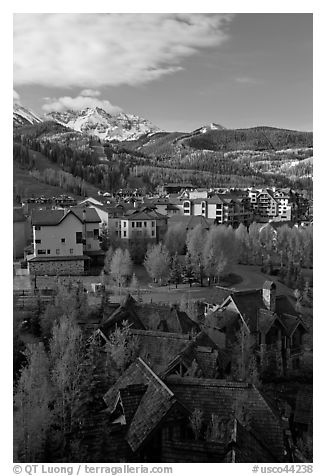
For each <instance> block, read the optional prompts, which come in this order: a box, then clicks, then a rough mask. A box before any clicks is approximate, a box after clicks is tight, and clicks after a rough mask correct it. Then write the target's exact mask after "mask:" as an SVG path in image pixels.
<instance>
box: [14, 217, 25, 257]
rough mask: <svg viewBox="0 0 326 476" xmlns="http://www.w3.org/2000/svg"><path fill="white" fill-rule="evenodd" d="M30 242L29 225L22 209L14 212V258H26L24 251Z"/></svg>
mask: <svg viewBox="0 0 326 476" xmlns="http://www.w3.org/2000/svg"><path fill="white" fill-rule="evenodd" d="M27 242H28V223H27V220H26V217H25V215H24V213H23V209H22V208H14V210H13V258H14V260H17V259H19V258H23V257H24V249H25V247H26V246H27Z"/></svg>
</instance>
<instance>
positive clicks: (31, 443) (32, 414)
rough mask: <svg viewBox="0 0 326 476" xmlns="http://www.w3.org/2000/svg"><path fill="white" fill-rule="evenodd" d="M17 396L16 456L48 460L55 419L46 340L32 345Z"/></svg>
mask: <svg viewBox="0 0 326 476" xmlns="http://www.w3.org/2000/svg"><path fill="white" fill-rule="evenodd" d="M25 355H26V359H27V365H26V366H25V367H24V368H23V370H22V372H21V375H20V378H19V381H18V384H17V388H16V392H15V396H14V455H15V456H14V459H15V461H20V462H26V463H29V462H31V461H33V462H38V461H43V460H44V454H45V448H46V441H47V437H48V433H49V429H50V427H51V424H52V421H53V414H52V412H51V410H50V403H51V401H52V398H53V393H52V387H51V382H50V379H49V360H48V358H47V355H46V353H45V350H44V346H43V344H32V345H28V348H27V351H26V353H25Z"/></svg>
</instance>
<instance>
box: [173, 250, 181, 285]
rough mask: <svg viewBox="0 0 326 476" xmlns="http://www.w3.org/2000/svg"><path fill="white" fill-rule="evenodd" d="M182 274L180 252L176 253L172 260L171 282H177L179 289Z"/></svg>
mask: <svg viewBox="0 0 326 476" xmlns="http://www.w3.org/2000/svg"><path fill="white" fill-rule="evenodd" d="M181 276H182V268H181V265H180V263H179V260H178V253H175V255H174V256H172V258H171V262H170V282H171V283H173V284H175V287H176V289H177V287H178V284H179V283H180V280H181Z"/></svg>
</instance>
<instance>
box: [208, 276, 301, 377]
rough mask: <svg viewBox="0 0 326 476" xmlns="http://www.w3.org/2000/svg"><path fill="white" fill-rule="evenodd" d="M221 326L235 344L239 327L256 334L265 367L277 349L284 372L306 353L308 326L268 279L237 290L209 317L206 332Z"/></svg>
mask: <svg viewBox="0 0 326 476" xmlns="http://www.w3.org/2000/svg"><path fill="white" fill-rule="evenodd" d="M210 327H211V328H212V329H218V330H219V331H220V332H224V333H225V335H226V342H228V341H229V342H230V343H232V341H233V340H234V337H235V335H236V333H237V332H239V330H241V329H243V331H244V332H245V333H247V335H252V336H253V338H254V341H255V351H256V352H257V355H258V356H259V363H260V365H261V368H262V369H263V368H264V367H265V366H267V365H268V362H267V360H268V356H269V354H271V353H272V352H274V351H275V352H276V353H277V354H278V356H279V358H280V359H279V360H280V362H281V367H282V368H281V369H280V371H281V373H286V372H287V371H288V370H296V369H297V368H299V367H300V364H301V359H302V357H303V354H304V335H305V334H307V332H308V329H307V327H306V325H305V323H304V322H303V320H302V318H301V317H300V315H299V314H298V312H297V311H296V310H295V308H294V306H293V305H292V303H291V301H290V300H289V298H288V297H287V296H282V295H276V285H275V283H274V282H273V281H266V282H265V283H264V285H263V288H262V289H249V290H245V291H234V292H233V293H231V294H229V295H228V296H227V297H226V298H225V299H224V300H223V302H222V303H221V304H220V305H219V306H218V307H217V309H215V311H213V312H212V313H211V314H208V315H207V316H206V325H205V326H204V330H205V332H207V333H208V335H210V336H211V333H210V329H209V328H210Z"/></svg>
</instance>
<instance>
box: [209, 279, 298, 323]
mask: <svg viewBox="0 0 326 476" xmlns="http://www.w3.org/2000/svg"><path fill="white" fill-rule="evenodd" d="M274 285H275V284H274V283H273V282H272V281H266V282H265V283H264V287H265V288H266V287H272V286H274ZM230 301H232V302H233V303H234V305H235V307H236V309H237V310H238V312H239V313H240V315H241V316H242V318H243V320H244V322H245V324H246V325H247V327H248V329H249V331H250V332H255V331H257V330H263V329H266V331H267V327H268V326H269V327H271V325H272V324H273V323H274V321H275V319H276V318H277V319H278V321H279V322H280V323H281V325H283V327H284V328H285V329H286V330H287V331H289V330H290V329H289V327H288V326H289V324H290V323H291V325H293V326H295V327H296V326H297V324H298V323H300V322H301V321H300V320H299V319H298V313H297V312H296V310H295V309H294V306H293V305H292V303H291V301H290V299H289V298H288V296H283V295H280V296H276V297H275V313H273V312H271V311H269V310H268V309H267V308H266V305H265V303H264V300H263V290H262V289H248V290H244V291H233V292H232V293H230V294H229V296H228V297H227V298H226V299H225V300H224V302H223V303H222V304H221V308H224V307H226V306H227V305H228V304H229V302H230ZM219 312H221V311H220V310H217V311H215V313H213V315H214V316H217V315H218V313H219ZM287 316H288V317H287ZM290 317H291V319H289V318H290ZM226 318H228V316H227V315H226ZM287 322H288V323H289V324H287ZM301 323H302V322H301ZM302 325H303V326H304V324H303V323H302ZM304 327H305V326H304ZM305 329H306V328H305ZM306 330H307V329H306Z"/></svg>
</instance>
